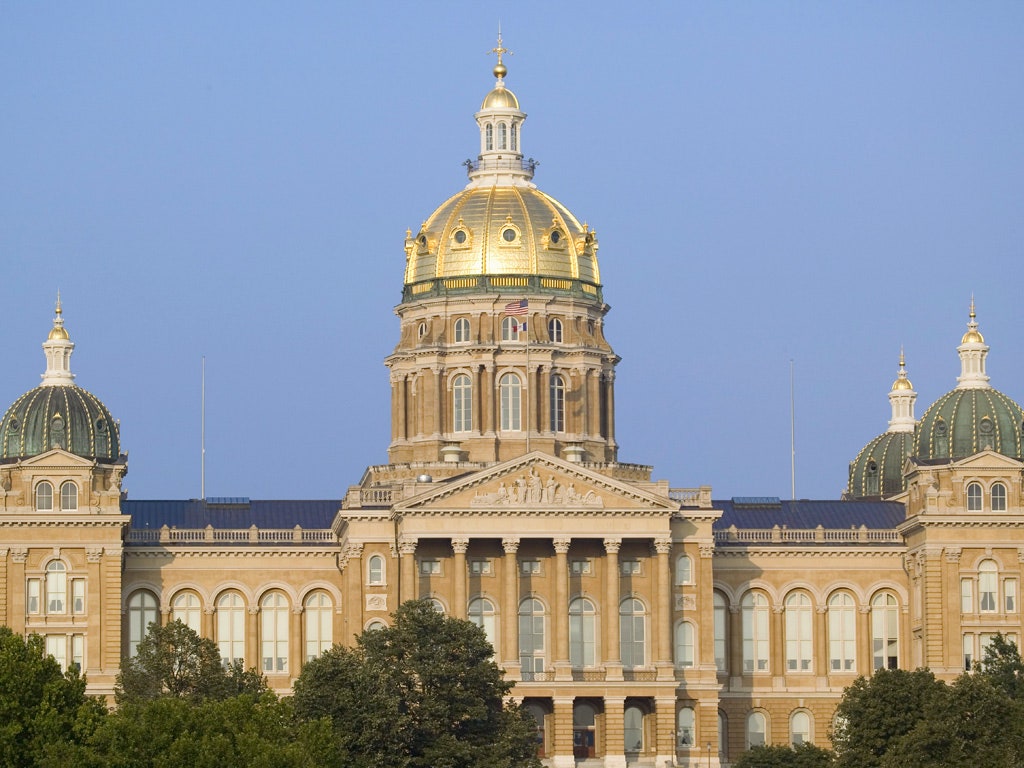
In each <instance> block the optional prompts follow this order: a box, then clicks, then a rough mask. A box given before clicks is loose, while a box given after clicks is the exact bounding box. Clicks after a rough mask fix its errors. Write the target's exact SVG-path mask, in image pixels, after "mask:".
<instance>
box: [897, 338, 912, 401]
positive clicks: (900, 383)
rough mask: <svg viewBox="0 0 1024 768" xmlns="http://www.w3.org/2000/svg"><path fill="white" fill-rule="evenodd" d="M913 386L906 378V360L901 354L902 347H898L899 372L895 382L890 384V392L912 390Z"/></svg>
mask: <svg viewBox="0 0 1024 768" xmlns="http://www.w3.org/2000/svg"><path fill="white" fill-rule="evenodd" d="M913 388H914V385H913V384H911V383H910V379H908V378H907V359H906V356H905V355H904V354H903V345H902V344H901V345H900V371H899V373H898V374H897V376H896V381H894V382H893V383H892V391H893V392H899V391H900V390H912V389H913Z"/></svg>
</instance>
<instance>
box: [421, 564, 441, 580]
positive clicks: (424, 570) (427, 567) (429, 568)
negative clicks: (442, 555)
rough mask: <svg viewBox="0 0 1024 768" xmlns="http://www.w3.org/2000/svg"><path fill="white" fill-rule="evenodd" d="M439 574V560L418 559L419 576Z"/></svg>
mask: <svg viewBox="0 0 1024 768" xmlns="http://www.w3.org/2000/svg"><path fill="white" fill-rule="evenodd" d="M440 574H441V561H440V560H420V575H421V576H439V575H440Z"/></svg>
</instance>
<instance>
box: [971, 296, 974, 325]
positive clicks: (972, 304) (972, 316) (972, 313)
mask: <svg viewBox="0 0 1024 768" xmlns="http://www.w3.org/2000/svg"><path fill="white" fill-rule="evenodd" d="M973 319H974V294H973V293H972V294H971V320H973Z"/></svg>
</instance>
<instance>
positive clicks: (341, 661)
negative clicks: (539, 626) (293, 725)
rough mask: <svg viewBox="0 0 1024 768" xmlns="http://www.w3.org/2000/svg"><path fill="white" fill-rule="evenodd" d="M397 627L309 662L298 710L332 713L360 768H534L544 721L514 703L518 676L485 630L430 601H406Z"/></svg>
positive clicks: (308, 716) (348, 754) (340, 745)
mask: <svg viewBox="0 0 1024 768" xmlns="http://www.w3.org/2000/svg"><path fill="white" fill-rule="evenodd" d="M393 618H394V621H393V625H392V626H391V627H389V628H385V629H380V630H371V631H367V632H364V633H363V634H362V635H360V636H359V637H358V638H357V641H356V646H355V647H354V648H342V647H335V648H333V649H331V650H330V651H327V652H326V653H325V654H323V656H321V657H320V658H319V659H317V660H315V661H312V662H310V663H309V664H307V665H306V667H305V668H304V669H303V671H302V673H301V674H300V675H299V678H298V680H297V681H296V683H295V709H296V714H297V715H298V716H299V717H300V718H301V719H303V720H304V721H307V722H311V721H315V720H316V719H318V718H329V719H330V722H331V723H332V726H333V732H334V734H335V738H336V740H337V749H338V752H339V755H341V756H342V758H343V761H344V764H345V765H347V766H352V767H353V768H371V767H373V768H385V767H386V768H431V767H433V768H498V767H499V766H501V767H508V768H534V767H539V766H540V762H539V761H538V760H537V757H536V742H535V733H536V727H535V724H534V723H533V721H532V719H531V718H530V717H529V715H528V713H526V712H525V711H524V710H522V709H521V708H520V707H518V706H514V705H513V704H512V703H511V702H509V701H508V700H507V696H508V693H509V691H510V690H511V688H512V685H511V683H508V682H506V681H505V680H504V679H503V677H502V672H501V670H500V669H499V668H498V666H497V665H496V664H495V663H494V661H493V660H492V658H491V657H492V654H493V649H492V648H491V646H490V643H488V641H487V637H486V635H485V634H484V632H483V630H481V629H480V628H479V627H477V626H475V625H474V624H472V623H470V622H468V621H461V620H458V619H452V618H448V617H446V616H444V615H442V614H440V613H438V612H437V611H436V610H435V609H434V607H433V605H432V604H431V603H430V602H429V601H426V600H419V601H410V602H408V603H404V604H403V605H401V606H399V608H398V611H397V612H396V613H395V614H394V617H393Z"/></svg>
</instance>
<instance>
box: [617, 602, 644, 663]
mask: <svg viewBox="0 0 1024 768" xmlns="http://www.w3.org/2000/svg"><path fill="white" fill-rule="evenodd" d="M646 624H647V610H646V608H645V607H644V604H643V602H642V601H640V600H637V599H636V598H635V597H627V598H626V599H625V600H623V601H622V602H621V603H619V652H620V653H621V654H622V666H624V667H626V668H627V669H628V668H630V667H642V666H644V664H646V663H647V653H646V649H647V637H646Z"/></svg>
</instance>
